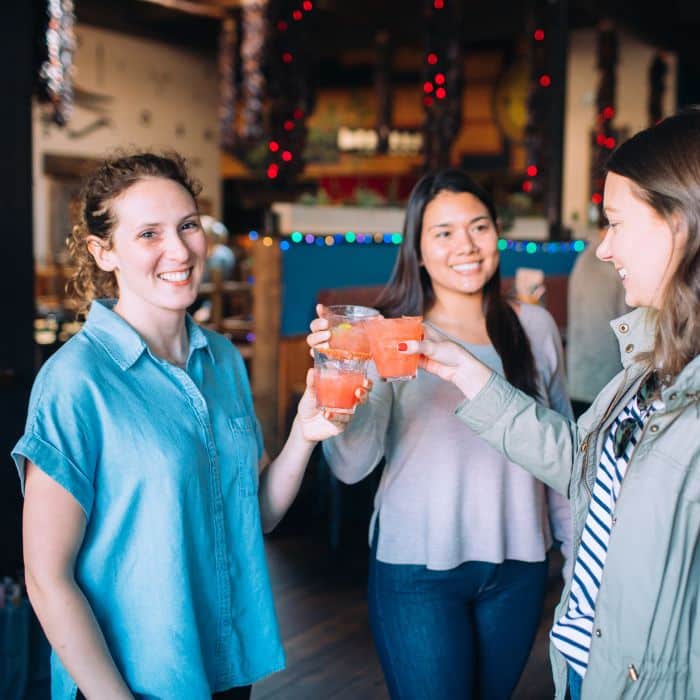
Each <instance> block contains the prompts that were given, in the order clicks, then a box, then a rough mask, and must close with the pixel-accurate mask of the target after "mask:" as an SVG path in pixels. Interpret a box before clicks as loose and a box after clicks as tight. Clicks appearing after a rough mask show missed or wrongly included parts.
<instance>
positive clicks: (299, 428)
mask: <svg viewBox="0 0 700 700" xmlns="http://www.w3.org/2000/svg"><path fill="white" fill-rule="evenodd" d="M313 420H314V419H313V417H311V418H305V417H304V416H303V415H301V413H299V412H298V411H297V414H296V416H294V421H293V422H292V429H291V431H290V433H289V434H290V437H294V438H295V439H297V440H299V441H300V442H301V443H302V444H304V445H305V446H307V447H308V448H309V449H313V448H314V447H315V446H316V444H317V443H318V440H317V439H316V438H309V437H306V432H305V430H304V426H305V425H310V424H311V422H312V421H313Z"/></svg>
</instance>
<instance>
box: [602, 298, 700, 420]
mask: <svg viewBox="0 0 700 700" xmlns="http://www.w3.org/2000/svg"><path fill="white" fill-rule="evenodd" d="M610 326H611V327H612V329H613V332H614V333H615V335H616V336H617V341H618V343H619V344H620V358H621V360H622V366H623V367H624V368H625V369H627V368H629V367H630V366H632V365H633V364H634V358H635V356H636V355H638V354H639V353H644V352H650V351H651V350H652V349H653V347H654V331H655V328H654V312H653V311H650V310H649V309H644V308H639V309H635V310H634V311H632V312H630V313H628V314H625V315H624V316H620V318H616V319H615V320H613V321H611V322H610ZM698 399H700V355H699V356H697V357H695V358H694V359H693V360H691V361H690V362H689V363H688V364H687V365H686V366H685V367H684V368H683V370H682V371H681V373H680V374H679V375H678V376H677V377H676V380H675V381H674V382H673V384H671V386H668V387H665V388H664V389H663V390H662V391H661V400H662V401H663V402H664V404H665V406H666V409H667V410H669V411H673V410H675V409H678V408H682V407H683V406H685V405H686V404H688V403H691V402H693V401H697V400H698Z"/></svg>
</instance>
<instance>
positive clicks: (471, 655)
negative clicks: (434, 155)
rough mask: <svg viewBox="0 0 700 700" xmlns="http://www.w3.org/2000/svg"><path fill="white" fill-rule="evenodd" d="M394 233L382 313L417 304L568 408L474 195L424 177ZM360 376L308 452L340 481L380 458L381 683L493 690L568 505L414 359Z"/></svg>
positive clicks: (409, 698)
mask: <svg viewBox="0 0 700 700" xmlns="http://www.w3.org/2000/svg"><path fill="white" fill-rule="evenodd" d="M403 238H404V242H403V243H402V245H401V248H400V250H399V255H398V258H397V262H396V266H395V268H394V271H393V274H392V277H391V279H390V281H389V283H388V285H387V286H386V288H385V290H384V292H383V294H382V295H381V298H380V299H379V301H378V303H377V306H378V308H379V309H380V310H381V311H382V313H383V314H384V315H385V316H389V317H397V316H401V315H410V316H416V315H423V316H424V318H425V325H426V327H428V328H432V329H434V331H435V332H436V333H439V334H441V335H444V336H446V337H449V338H451V339H453V340H454V341H455V342H456V343H458V344H459V345H460V346H461V347H463V348H468V349H469V350H470V351H471V352H473V353H475V354H476V355H477V356H478V357H480V358H482V360H483V361H484V362H485V363H486V364H487V365H488V366H489V367H491V368H493V370H494V371H495V372H497V373H499V374H501V373H503V374H505V376H506V377H508V378H509V379H510V380H511V381H513V382H515V383H516V384H517V385H518V386H520V387H521V388H522V389H523V390H524V391H525V392H526V393H527V394H528V395H529V396H532V397H536V398H537V400H538V401H541V402H543V403H544V404H545V405H548V406H552V407H553V408H554V409H555V410H558V411H561V412H562V413H564V414H565V415H566V416H570V415H571V408H570V406H569V401H568V397H567V394H566V388H565V380H564V372H563V352H562V348H561V341H560V338H559V332H558V329H557V327H556V324H555V322H554V320H553V319H552V317H551V316H550V315H549V313H548V312H547V311H546V310H544V309H543V308H541V307H539V306H531V305H528V304H520V303H511V302H509V301H507V300H506V299H504V297H503V296H502V294H501V278H500V272H499V253H498V220H497V217H496V211H495V209H494V205H493V203H492V201H491V198H490V197H489V195H488V194H487V193H486V192H485V191H484V190H483V189H482V188H481V187H480V186H478V185H477V184H476V183H475V182H474V181H473V180H472V179H471V178H469V177H468V176H467V175H466V174H464V173H463V172H461V171H458V170H442V171H439V172H437V173H434V174H429V175H426V176H425V177H423V178H422V179H421V180H420V181H419V182H418V183H417V184H416V186H415V188H414V189H413V192H412V193H411V196H410V199H409V202H408V207H407V212H406V220H405V224H404V231H403ZM318 311H319V316H322V315H323V308H322V307H321V308H319V310H318ZM327 327H328V322H327V321H326V320H325V319H323V318H318V319H315V320H314V321H313V322H312V324H311V330H312V333H311V335H309V337H308V342H309V345H311V346H312V347H313V346H315V345H319V344H323V343H325V342H327V340H328V338H329V335H330V334H329V332H328V331H327V330H326V329H327ZM372 378H373V380H374V382H373V387H374V388H373V390H372V392H371V394H370V398H369V400H368V403H366V404H365V405H363V406H361V407H360V408H358V410H357V414H356V417H355V419H354V420H353V422H352V424H351V425H350V427H349V429H348V430H347V431H346V432H345V433H344V434H343V435H342V436H339V437H336V438H333V439H332V440H330V441H327V442H326V443H325V445H324V455H325V458H326V460H327V462H328V464H329V465H330V468H331V469H332V471H333V473H334V474H335V475H336V476H337V477H338V478H339V479H340V480H341V481H344V482H346V483H354V482H357V481H359V480H360V479H362V478H364V477H365V476H366V475H367V474H368V473H370V472H371V471H372V470H373V469H374V468H375V466H376V465H377V463H378V462H379V461H380V460H381V458H382V457H385V458H386V465H385V467H384V471H383V473H382V477H381V482H380V485H379V488H378V491H377V494H376V497H375V503H374V513H373V515H372V519H371V523H370V545H371V553H370V573H369V593H368V597H369V612H370V623H371V627H372V634H373V637H374V641H375V644H376V647H377V651H378V654H379V659H380V662H381V665H382V669H383V671H384V676H385V678H386V682H387V686H388V689H389V693H390V695H391V697H392V698H394V700H399V699H400V700H446V698H463V699H466V698H483V699H484V700H505V699H506V698H509V697H510V695H511V693H512V692H513V689H514V688H515V686H516V684H517V682H518V679H519V677H520V674H521V672H522V670H523V667H524V666H525V663H526V661H527V658H528V654H529V653H530V647H531V645H532V642H533V639H534V637H535V632H536V630H537V627H538V624H539V621H540V616H541V612H542V603H543V598H544V593H545V587H546V582H547V576H548V574H547V568H548V567H547V551H548V550H549V548H550V547H551V545H552V530H553V531H554V536H555V537H556V538H557V539H558V540H560V541H561V542H563V551H564V554H565V557H567V561H568V554H569V552H570V548H571V538H570V534H571V523H570V512H569V508H568V504H567V503H566V500H565V499H564V498H563V497H561V496H560V495H558V494H556V493H555V492H554V491H551V490H550V489H547V488H546V487H545V486H544V484H543V483H542V482H540V481H538V480H536V479H534V478H532V477H531V476H529V475H528V474H527V473H526V472H525V471H524V470H523V469H522V468H520V467H519V466H517V465H516V464H514V463H513V462H512V461H509V460H508V459H506V458H504V457H503V456H502V455H500V454H499V453H498V451H497V450H495V449H493V448H492V447H489V446H487V445H485V444H484V443H483V442H482V441H480V440H479V439H478V437H477V436H476V435H475V434H474V433H473V432H472V431H471V430H469V429H468V428H465V426H464V425H463V424H462V423H461V422H460V421H459V420H458V419H457V418H456V417H455V416H454V414H453V407H454V404H455V402H456V401H457V400H458V397H459V391H458V390H457V389H456V388H455V387H452V388H451V387H450V386H449V385H446V384H445V383H444V382H442V381H440V380H439V379H437V378H436V377H433V376H431V375H430V374H428V373H426V372H423V371H419V373H418V376H417V378H416V379H414V380H412V381H403V382H392V383H387V382H381V381H379V380H378V378H377V375H376V374H374V375H372ZM550 522H551V528H550Z"/></svg>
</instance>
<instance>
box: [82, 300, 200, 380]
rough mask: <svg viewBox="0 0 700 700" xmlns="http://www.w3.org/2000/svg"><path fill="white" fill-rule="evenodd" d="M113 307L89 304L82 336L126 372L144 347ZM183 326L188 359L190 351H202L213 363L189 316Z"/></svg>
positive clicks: (103, 302) (107, 302)
mask: <svg viewBox="0 0 700 700" xmlns="http://www.w3.org/2000/svg"><path fill="white" fill-rule="evenodd" d="M116 303H117V301H116V299H96V300H95V301H93V303H92V304H91V305H90V312H89V313H88V317H87V320H86V322H85V332H86V333H88V334H89V335H91V336H92V337H93V338H95V339H96V340H97V341H98V342H99V343H100V345H102V347H103V348H104V349H105V350H106V351H107V353H108V354H109V356H110V357H111V358H112V359H113V360H114V361H115V362H116V363H117V365H119V367H120V368H121V369H123V370H127V369H129V368H130V367H131V366H133V365H134V363H135V362H136V361H137V360H138V359H139V357H141V355H142V354H143V353H144V352H146V351H148V346H147V345H146V342H145V341H144V339H143V338H142V337H141V336H140V335H139V334H138V332H137V331H136V330H135V329H134V328H133V327H132V326H130V325H129V324H128V323H127V322H126V321H125V320H124V319H123V318H122V317H121V316H119V315H118V314H116V313H114V311H113V308H114V305H115V304H116ZM185 324H186V326H187V335H188V337H189V340H190V350H189V354H190V355H192V353H193V352H194V351H196V350H199V349H201V348H206V350H207V352H208V353H209V356H210V357H211V360H212V362H213V361H214V354H213V352H212V350H211V347H210V346H209V342H208V341H207V337H206V335H205V334H204V332H203V331H202V329H201V328H200V327H199V326H198V325H197V324H196V323H195V322H194V321H193V320H192V318H191V317H190V315H189V314H187V316H186V317H185Z"/></svg>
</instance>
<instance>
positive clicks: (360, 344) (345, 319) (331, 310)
mask: <svg viewBox="0 0 700 700" xmlns="http://www.w3.org/2000/svg"><path fill="white" fill-rule="evenodd" d="M325 316H326V318H327V319H328V327H329V329H330V331H331V337H330V340H329V341H328V345H329V347H331V348H334V349H337V350H347V351H348V352H355V353H364V354H369V340H368V338H367V331H366V328H365V326H366V322H367V321H368V320H370V319H372V318H377V317H378V316H379V311H377V310H376V309H372V308H370V307H369V306H357V305H337V306H329V307H327V309H326V314H325Z"/></svg>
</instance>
